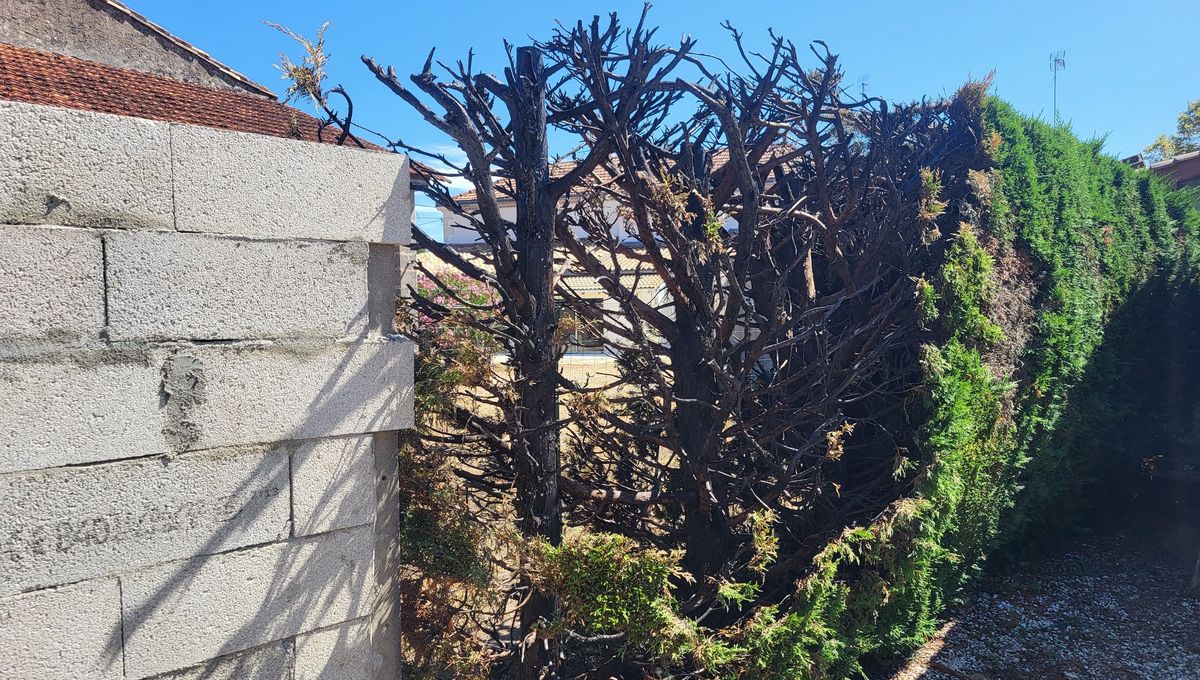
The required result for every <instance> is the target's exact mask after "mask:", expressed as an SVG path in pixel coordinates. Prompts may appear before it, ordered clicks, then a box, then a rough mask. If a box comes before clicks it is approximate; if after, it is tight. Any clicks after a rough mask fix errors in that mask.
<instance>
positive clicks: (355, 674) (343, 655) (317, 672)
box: [294, 619, 387, 680]
mask: <svg viewBox="0 0 1200 680" xmlns="http://www.w3.org/2000/svg"><path fill="white" fill-rule="evenodd" d="M379 671H380V659H379V656H378V654H376V653H375V650H374V649H372V647H371V632H370V627H369V624H368V623H367V620H366V619H359V620H357V621H348V622H346V623H343V624H341V625H339V626H334V627H333V628H326V629H325V630H321V631H317V632H314V633H306V634H304V635H300V636H298V637H297V638H296V671H295V676H294V680H345V679H347V678H362V679H363V680H372V679H373V678H382V677H387V676H381V675H380V674H379Z"/></svg>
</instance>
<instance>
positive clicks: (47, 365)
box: [0, 347, 166, 473]
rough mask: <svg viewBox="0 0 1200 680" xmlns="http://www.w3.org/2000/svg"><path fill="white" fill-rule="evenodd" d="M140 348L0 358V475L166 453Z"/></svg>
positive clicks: (154, 371)
mask: <svg viewBox="0 0 1200 680" xmlns="http://www.w3.org/2000/svg"><path fill="white" fill-rule="evenodd" d="M160 382H161V378H160V375H159V367H158V366H156V365H152V364H151V359H150V356H149V353H148V352H147V351H145V350H144V349H141V348H136V347H134V348H118V349H79V348H76V349H63V350H51V351H45V352H31V353H28V354H21V353H13V354H10V355H0V386H3V389H0V414H3V415H2V416H0V423H2V425H0V473H4V472H11V471H16V470H32V469H37V468H47V467H57V466H59V465H68V464H73V463H86V462H91V461H101V460H113V459H117V458H130V457H133V456H137V455H145V454H150V453H157V452H163V451H166V443H165V439H164V437H163V433H162V427H163V425H162V422H163V421H162V417H161V416H160V410H159V384H160Z"/></svg>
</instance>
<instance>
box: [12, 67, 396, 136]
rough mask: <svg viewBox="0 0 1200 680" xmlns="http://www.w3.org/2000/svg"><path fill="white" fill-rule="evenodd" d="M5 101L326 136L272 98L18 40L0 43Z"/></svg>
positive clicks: (280, 133) (245, 129)
mask: <svg viewBox="0 0 1200 680" xmlns="http://www.w3.org/2000/svg"><path fill="white" fill-rule="evenodd" d="M0 99H8V100H12V101H20V102H27V103H30V104H44V105H47V106H58V107H62V108H68V109H81V110H84V111H96V112H98V113H111V114H116V115H119V116H132V117H135V118H148V119H150V120H161V121H166V122H171V123H185V124H188V125H202V126H205V127H213V128H221V129H225V130H236V131H238V132H252V133H257V134H261V135H270V136H273V137H289V138H293V139H304V140H307V141H310V142H316V141H322V140H318V139H317V125H318V121H317V119H316V118H314V117H313V116H310V115H308V114H307V113H304V112H303V111H300V110H298V109H294V108H292V107H290V106H287V105H285V104H282V103H280V102H278V101H275V100H272V99H268V98H266V97H262V96H259V95H254V94H243V93H240V92H235V91H232V90H223V89H217V88H212V87H205V86H203V85H196V84H194V83H186V82H183V81H180V80H173V79H171V78H164V77H162V76H156V75H152V74H149V73H143V72H141V71H131V70H128V69H121V68H116V67H113V66H107V65H104V64H97V63H95V62H91V61H85V60H83V59H77V58H75V57H68V56H65V55H62V54H53V53H50V52H42V51H40V50H34V49H29V48H27V47H18V46H15V45H4V44H0ZM337 135H338V130H337V129H336V128H333V127H328V128H326V129H325V130H324V132H323V133H322V139H323V141H325V142H326V143H330V144H332V143H335V141H336V139H337ZM347 144H348V145H351V146H353V142H350V141H347ZM363 144H364V145H366V146H367V147H368V148H370V149H373V150H376V151H383V150H384V149H382V148H381V147H379V146H376V145H374V144H371V143H369V142H366V141H364V142H363Z"/></svg>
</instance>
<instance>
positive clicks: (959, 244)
mask: <svg viewBox="0 0 1200 680" xmlns="http://www.w3.org/2000/svg"><path fill="white" fill-rule="evenodd" d="M991 275H992V256H991V255H990V254H989V253H988V252H987V251H986V250H984V249H983V247H982V246H980V245H979V239H978V237H976V236H975V233H974V232H973V231H972V230H971V229H970V227H969V226H968V225H962V226H961V227H960V229H959V232H958V234H957V235H956V236H955V237H954V239H953V242H952V243H951V245H950V248H949V249H948V250H947V252H946V261H945V263H944V264H943V265H942V270H941V272H940V275H939V279H940V281H939V283H940V286H938V288H937V290H938V291H939V293H938V294H937V297H938V298H940V300H939V301H940V302H941V307H942V309H943V310H944V311H943V313H941V314H933V313H931V312H930V311H928V310H926V309H921V310H920V311H921V314H922V315H923V316H924V317H926V318H929V317H930V316H941V318H943V319H944V323H945V324H946V325H947V327H948V328H949V329H950V333H951V335H952V336H953V337H956V338H961V339H963V340H965V341H968V342H982V343H987V344H991V343H995V342H999V341H1000V340H1001V338H1003V337H1004V331H1003V330H1001V328H1000V326H999V325H997V324H996V323H993V322H992V321H991V320H989V319H988V318H987V315H986V314H984V313H983V308H982V307H983V305H984V304H986V303H987V302H989V301H990V300H991V299H992V296H993V294H994V292H995V282H994V281H993V280H992V277H991ZM924 304H927V303H925V302H924V301H922V305H924Z"/></svg>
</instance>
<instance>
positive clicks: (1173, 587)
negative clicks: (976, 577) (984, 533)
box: [891, 517, 1200, 680]
mask: <svg viewBox="0 0 1200 680" xmlns="http://www.w3.org/2000/svg"><path fill="white" fill-rule="evenodd" d="M1193 520H1194V521H1188V522H1185V523H1182V524H1176V525H1174V526H1157V527H1153V525H1152V524H1150V523H1137V522H1132V521H1129V522H1125V523H1123V524H1120V525H1116V526H1107V527H1104V528H1103V529H1098V528H1097V529H1090V530H1085V529H1081V530H1078V531H1077V532H1076V533H1075V534H1073V535H1071V536H1066V537H1063V540H1062V541H1061V542H1060V544H1059V548H1058V550H1057V551H1055V552H1050V553H1049V554H1046V555H1044V556H1042V557H1039V558H1037V559H1036V560H1033V561H1029V562H1025V563H1023V564H1021V565H1019V566H1018V567H1017V568H1015V569H1013V570H1011V571H1010V572H1008V573H1006V574H1003V575H999V576H993V577H991V578H989V579H988V580H987V581H985V582H984V583H983V584H982V585H981V587H980V589H979V590H978V592H976V593H975V594H973V595H971V596H969V597H968V598H967V601H966V602H965V603H964V604H963V605H961V606H959V607H956V608H955V609H954V610H953V611H952V612H951V616H950V619H949V622H948V623H947V624H946V625H945V626H944V627H943V628H942V629H941V631H940V632H939V633H938V635H937V636H936V637H935V638H934V639H933V640H931V641H930V642H929V643H927V644H926V645H925V646H924V647H922V648H921V649H919V650H918V651H917V652H916V654H914V655H913V656H912V657H911V659H910V661H909V663H908V664H907V665H906V666H905V667H904V668H903V669H902V670H900V671H899V672H897V673H896V674H894V675H893V676H891V678H892V680H917V679H920V680H964V679H969V680H982V679H984V678H987V679H989V680H991V679H995V680H1010V679H1011V680H1016V679H1017V678H1021V679H1025V678H1045V679H1047V680H1059V679H1063V680H1082V679H1084V678H1088V679H1091V678H1095V679H1097V680H1101V679H1102V680H1127V679H1132V678H1147V679H1153V680H1177V679H1178V680H1197V679H1200V598H1193V597H1188V596H1187V595H1185V593H1184V591H1185V589H1186V587H1187V585H1188V581H1189V580H1190V578H1191V575H1192V569H1193V567H1194V565H1195V562H1196V557H1197V550H1200V517H1196V518H1193ZM1139 524H1141V525H1140V526H1139ZM1148 527H1153V528H1148Z"/></svg>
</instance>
